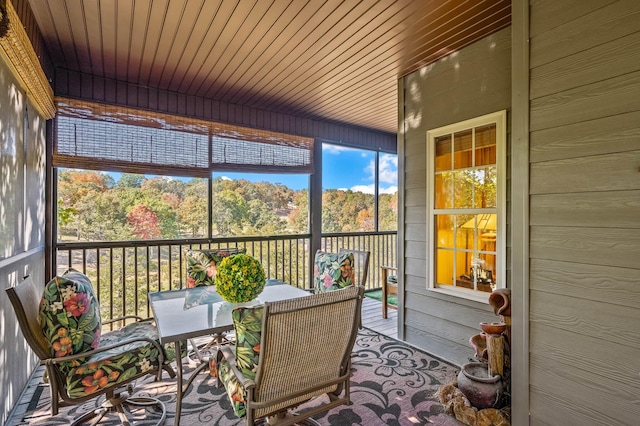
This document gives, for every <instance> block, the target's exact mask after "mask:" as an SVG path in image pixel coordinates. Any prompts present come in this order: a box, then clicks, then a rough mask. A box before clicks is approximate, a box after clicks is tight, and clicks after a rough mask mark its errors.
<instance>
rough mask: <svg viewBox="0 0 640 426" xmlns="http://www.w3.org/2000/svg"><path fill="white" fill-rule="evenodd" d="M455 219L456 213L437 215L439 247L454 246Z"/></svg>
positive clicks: (437, 241) (437, 242)
mask: <svg viewBox="0 0 640 426" xmlns="http://www.w3.org/2000/svg"><path fill="white" fill-rule="evenodd" d="M455 220H456V217H455V216H454V215H448V214H439V215H437V216H436V226H435V228H436V245H437V246H438V247H449V248H453V247H454V244H453V238H454V235H453V233H454V228H455V227H454V225H455Z"/></svg>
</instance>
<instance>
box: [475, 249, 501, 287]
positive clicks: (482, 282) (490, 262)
mask: <svg viewBox="0 0 640 426" xmlns="http://www.w3.org/2000/svg"><path fill="white" fill-rule="evenodd" d="M478 259H479V262H478V266H477V267H476V269H475V275H476V281H477V285H478V290H480V291H486V292H489V293H490V292H491V291H493V290H494V289H495V288H496V280H497V277H496V274H495V271H496V255H495V254H480V256H479V257H478Z"/></svg>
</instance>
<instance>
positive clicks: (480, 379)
mask: <svg viewBox="0 0 640 426" xmlns="http://www.w3.org/2000/svg"><path fill="white" fill-rule="evenodd" d="M458 389H460V391H461V392H462V393H463V394H464V396H466V397H467V399H468V400H469V402H470V403H471V405H473V406H474V407H476V408H478V409H480V410H481V409H483V408H500V405H501V404H502V396H503V393H504V386H503V384H502V377H500V376H499V375H497V374H496V375H494V376H491V377H490V376H489V372H488V367H487V364H485V363H482V362H470V363H468V364H465V365H463V366H462V370H460V373H459V374H458Z"/></svg>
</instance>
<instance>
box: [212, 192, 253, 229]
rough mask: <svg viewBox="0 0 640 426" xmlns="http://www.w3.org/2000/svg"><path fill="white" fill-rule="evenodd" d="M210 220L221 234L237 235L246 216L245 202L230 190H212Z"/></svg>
mask: <svg viewBox="0 0 640 426" xmlns="http://www.w3.org/2000/svg"><path fill="white" fill-rule="evenodd" d="M211 209H212V214H211V216H212V222H213V224H214V225H215V228H216V230H217V231H218V234H219V235H221V236H231V235H239V234H241V233H242V230H243V222H244V221H245V219H246V217H247V203H246V201H245V200H244V198H242V196H240V195H238V194H237V193H235V192H233V191H231V190H228V189H226V190H223V191H220V192H217V193H216V192H214V194H213V196H212V207H211Z"/></svg>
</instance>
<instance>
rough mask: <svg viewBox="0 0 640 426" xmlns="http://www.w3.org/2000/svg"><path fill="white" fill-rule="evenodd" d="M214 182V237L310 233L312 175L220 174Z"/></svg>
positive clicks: (212, 213)
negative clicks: (309, 187) (310, 186)
mask: <svg viewBox="0 0 640 426" xmlns="http://www.w3.org/2000/svg"><path fill="white" fill-rule="evenodd" d="M212 178H213V189H212V197H211V202H212V211H211V220H212V227H213V235H214V236H224V237H228V236H237V235H282V234H297V233H306V232H308V229H309V225H308V220H309V219H308V218H309V200H308V198H309V196H308V194H309V192H308V186H309V175H306V174H304V175H300V174H263V173H226V172H216V173H213V175H212Z"/></svg>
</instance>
